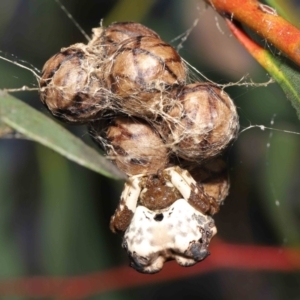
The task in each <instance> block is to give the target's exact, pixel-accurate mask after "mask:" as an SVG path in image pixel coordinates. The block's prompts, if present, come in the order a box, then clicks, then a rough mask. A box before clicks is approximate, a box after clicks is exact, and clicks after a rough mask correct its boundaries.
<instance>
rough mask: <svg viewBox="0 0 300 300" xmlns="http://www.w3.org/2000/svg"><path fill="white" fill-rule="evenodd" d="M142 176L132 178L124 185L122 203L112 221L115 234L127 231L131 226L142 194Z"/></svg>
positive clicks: (111, 225)
mask: <svg viewBox="0 0 300 300" xmlns="http://www.w3.org/2000/svg"><path fill="white" fill-rule="evenodd" d="M140 182H141V176H140V175H139V176H132V177H130V178H129V179H128V181H127V182H126V183H125V185H124V189H123V192H122V194H121V199H120V203H119V205H118V207H117V209H116V211H115V213H114V215H113V216H112V217H111V220H110V229H111V230H112V231H113V232H118V231H125V230H126V229H127V227H128V226H129V224H130V222H131V220H132V218H133V215H134V212H135V209H136V206H137V202H138V199H139V196H140V193H141V185H140Z"/></svg>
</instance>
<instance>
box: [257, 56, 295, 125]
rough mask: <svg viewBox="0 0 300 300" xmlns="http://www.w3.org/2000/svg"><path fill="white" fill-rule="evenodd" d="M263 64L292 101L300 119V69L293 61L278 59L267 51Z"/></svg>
mask: <svg viewBox="0 0 300 300" xmlns="http://www.w3.org/2000/svg"><path fill="white" fill-rule="evenodd" d="M262 59H264V60H265V62H264V63H263V65H264V67H265V68H266V70H267V71H268V72H269V73H270V75H271V76H272V77H273V78H274V79H275V80H276V81H277V82H278V84H279V85H280V86H281V88H282V89H283V91H284V93H285V95H286V97H287V98H288V99H289V100H290V101H291V103H292V105H293V107H294V108H295V109H296V111H297V115H298V118H299V119H300V69H299V67H298V66H296V65H295V64H293V63H292V62H291V61H289V60H287V59H285V58H283V57H276V56H274V55H272V54H271V53H270V52H268V51H266V50H265V55H264V58H262Z"/></svg>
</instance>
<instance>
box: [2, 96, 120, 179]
mask: <svg viewBox="0 0 300 300" xmlns="http://www.w3.org/2000/svg"><path fill="white" fill-rule="evenodd" d="M0 122H1V123H2V124H4V125H6V126H8V127H10V128H12V129H14V130H16V131H17V132H19V133H21V134H23V135H24V136H26V137H28V138H30V139H31V140H33V141H36V142H38V143H40V144H42V145H44V146H46V147H49V148H50V149H52V150H54V151H56V152H58V153H60V154H61V155H63V156H65V157H66V158H68V159H70V160H72V161H74V162H76V163H78V164H79V165H82V166H84V167H86V168H88V169H90V170H93V171H95V172H98V173H100V174H102V175H104V176H107V177H111V178H114V179H121V178H124V175H122V173H121V172H120V171H119V170H118V169H117V168H116V167H115V166H114V165H113V164H112V163H110V162H109V161H108V160H107V159H105V157H103V156H101V155H100V154H99V153H98V152H97V151H96V150H95V149H93V148H91V147H89V146H88V145H86V144H85V143H84V142H83V141H82V140H80V139H79V138H77V137H76V136H74V135H73V134H71V133H70V132H69V131H68V130H66V129H65V128H64V127H62V126H61V125H59V124H58V123H56V122H54V121H53V120H52V119H50V118H48V117H47V116H45V115H44V114H42V113H40V112H39V111H37V110H35V109H34V108H32V107H30V106H29V105H27V104H26V103H24V102H22V101H20V100H19V99H17V98H15V97H13V96H11V95H9V94H7V93H5V92H3V91H0ZM2 127H4V126H3V125H2Z"/></svg>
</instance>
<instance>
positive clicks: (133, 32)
mask: <svg viewBox="0 0 300 300" xmlns="http://www.w3.org/2000/svg"><path fill="white" fill-rule="evenodd" d="M138 36H151V37H154V38H158V39H159V38H160V37H159V35H158V34H157V33H156V32H154V31H153V30H151V29H149V28H148V27H146V26H144V25H142V24H140V23H135V22H116V23H112V24H111V25H109V26H108V27H107V28H105V29H104V31H103V33H102V38H103V42H104V43H105V51H106V55H111V54H113V53H114V52H115V51H116V50H117V49H118V47H119V44H120V43H121V42H123V41H125V40H127V39H129V38H133V37H138Z"/></svg>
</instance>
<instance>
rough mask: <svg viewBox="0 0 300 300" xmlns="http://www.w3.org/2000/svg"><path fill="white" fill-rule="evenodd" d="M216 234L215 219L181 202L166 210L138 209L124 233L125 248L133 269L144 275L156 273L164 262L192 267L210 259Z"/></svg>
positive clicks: (184, 201)
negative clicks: (210, 248) (207, 258)
mask: <svg viewBox="0 0 300 300" xmlns="http://www.w3.org/2000/svg"><path fill="white" fill-rule="evenodd" d="M216 233H217V229H216V227H215V225H214V221H213V219H212V217H210V216H207V215H204V214H202V213H201V212H199V211H197V210H196V209H195V208H193V207H192V206H191V205H190V204H189V203H188V202H187V201H186V200H185V199H178V200H177V201H175V202H174V203H173V204H172V205H171V206H169V207H168V208H166V209H163V210H157V211H151V210H149V209H147V208H146V207H144V206H138V207H137V208H136V211H135V214H134V217H133V219H132V221H131V223H130V225H129V227H128V229H127V230H126V232H125V235H124V240H123V247H124V248H125V249H126V250H127V252H128V255H129V257H130V260H131V263H130V265H131V267H133V268H134V269H136V270H137V271H139V272H142V273H156V272H158V271H160V270H161V269H162V267H163V264H164V262H165V261H167V260H170V259H175V260H176V261H177V262H178V264H179V265H181V266H191V265H194V264H196V263H197V262H199V261H201V260H203V259H204V258H206V257H207V256H208V255H209V251H208V246H209V243H210V240H211V238H212V237H213V236H214V235H215V234H216Z"/></svg>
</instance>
